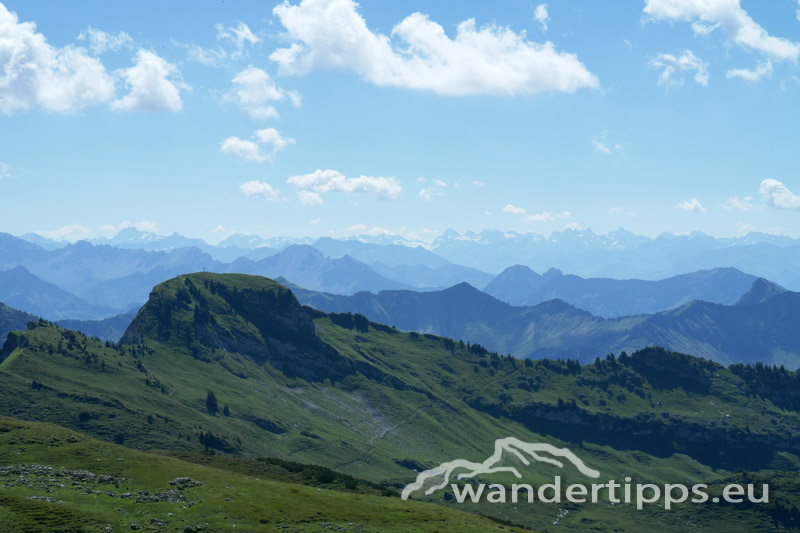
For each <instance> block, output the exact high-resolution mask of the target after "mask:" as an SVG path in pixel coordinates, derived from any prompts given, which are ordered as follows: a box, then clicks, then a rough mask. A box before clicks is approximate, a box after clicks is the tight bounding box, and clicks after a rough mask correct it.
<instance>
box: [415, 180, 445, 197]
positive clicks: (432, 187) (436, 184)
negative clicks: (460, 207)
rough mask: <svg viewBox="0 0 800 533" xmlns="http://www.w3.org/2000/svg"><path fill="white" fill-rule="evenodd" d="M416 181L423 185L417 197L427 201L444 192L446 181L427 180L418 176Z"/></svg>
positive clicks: (442, 194)
mask: <svg viewBox="0 0 800 533" xmlns="http://www.w3.org/2000/svg"><path fill="white" fill-rule="evenodd" d="M418 181H419V182H420V183H423V184H424V185H425V186H424V187H423V188H422V189H420V191H419V197H420V198H423V199H424V200H427V201H428V202H430V201H431V200H433V199H434V198H435V197H437V196H444V193H445V191H446V190H447V183H446V182H444V181H442V180H439V179H434V180H430V181H429V180H428V179H426V178H420V179H419V180H418Z"/></svg>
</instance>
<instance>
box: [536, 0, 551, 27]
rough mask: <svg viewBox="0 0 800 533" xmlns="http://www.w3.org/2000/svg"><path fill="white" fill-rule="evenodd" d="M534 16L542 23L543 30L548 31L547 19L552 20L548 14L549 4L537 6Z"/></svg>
mask: <svg viewBox="0 0 800 533" xmlns="http://www.w3.org/2000/svg"><path fill="white" fill-rule="evenodd" d="M533 18H534V20H536V22H538V23H539V24H541V25H542V31H547V21H548V20H550V16H549V15H548V14H547V4H539V5H538V6H536V9H534V10H533Z"/></svg>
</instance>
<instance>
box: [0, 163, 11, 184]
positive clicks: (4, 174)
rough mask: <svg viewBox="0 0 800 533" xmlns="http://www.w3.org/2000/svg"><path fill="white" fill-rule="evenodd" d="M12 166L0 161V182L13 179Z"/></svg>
mask: <svg viewBox="0 0 800 533" xmlns="http://www.w3.org/2000/svg"><path fill="white" fill-rule="evenodd" d="M11 170H12V168H11V165H9V164H8V163H3V162H2V161H0V180H2V179H5V178H10V177H11Z"/></svg>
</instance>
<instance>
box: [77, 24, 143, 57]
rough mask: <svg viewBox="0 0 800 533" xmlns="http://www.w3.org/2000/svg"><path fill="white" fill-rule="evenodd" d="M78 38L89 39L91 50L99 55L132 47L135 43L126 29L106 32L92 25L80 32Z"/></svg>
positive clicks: (81, 39)
mask: <svg viewBox="0 0 800 533" xmlns="http://www.w3.org/2000/svg"><path fill="white" fill-rule="evenodd" d="M78 40H79V41H87V42H88V43H89V50H91V51H92V52H93V53H94V54H97V55H99V54H102V53H103V52H106V51H111V52H114V51H116V50H119V49H121V48H130V47H131V46H132V45H133V39H131V36H130V35H128V34H127V33H125V32H124V31H120V32H118V33H106V32H104V31H101V30H98V29H96V28H92V27H91V26H89V27H88V28H87V29H86V30H85V31H82V32H81V33H80V34H78Z"/></svg>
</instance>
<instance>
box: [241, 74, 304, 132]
mask: <svg viewBox="0 0 800 533" xmlns="http://www.w3.org/2000/svg"><path fill="white" fill-rule="evenodd" d="M233 85H234V90H233V91H232V93H231V94H230V95H229V96H228V97H229V98H231V99H233V100H234V101H235V102H236V104H237V105H238V106H239V107H241V108H242V110H243V111H244V112H245V113H247V115H248V116H249V117H250V118H252V119H254V120H259V119H269V118H277V116H278V111H277V110H276V109H275V106H273V105H270V102H278V101H280V100H283V99H284V98H286V97H288V98H289V100H290V101H291V102H292V104H293V105H294V106H295V107H298V106H300V97H299V95H298V94H297V93H294V92H290V91H284V90H283V89H281V88H280V87H278V86H277V85H276V84H275V82H273V81H272V80H271V79H270V77H269V74H267V73H266V72H264V71H263V70H261V69H260V68H256V67H253V66H250V67H247V68H246V69H244V70H242V71H241V72H239V73H237V74H236V75H235V76H234V77H233Z"/></svg>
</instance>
